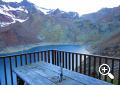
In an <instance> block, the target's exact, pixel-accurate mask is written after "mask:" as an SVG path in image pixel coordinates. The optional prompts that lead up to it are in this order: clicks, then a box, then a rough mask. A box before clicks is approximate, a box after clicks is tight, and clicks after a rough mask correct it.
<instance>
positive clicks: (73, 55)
mask: <svg viewBox="0 0 120 85" xmlns="http://www.w3.org/2000/svg"><path fill="white" fill-rule="evenodd" d="M74 64H75V63H74V53H72V71H74Z"/></svg>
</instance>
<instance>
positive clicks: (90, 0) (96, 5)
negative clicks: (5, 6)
mask: <svg viewBox="0 0 120 85" xmlns="http://www.w3.org/2000/svg"><path fill="white" fill-rule="evenodd" d="M4 1H7V2H9V1H10V2H13V1H17V2H20V1H22V0H4ZM28 1H30V2H32V3H34V4H36V5H37V6H39V7H44V8H48V9H56V8H59V9H61V10H63V11H66V12H69V11H74V12H78V13H79V14H80V15H83V14H88V13H92V12H97V11H98V10H100V9H102V8H113V7H117V6H119V5H120V0H28Z"/></svg>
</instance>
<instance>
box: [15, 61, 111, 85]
mask: <svg viewBox="0 0 120 85" xmlns="http://www.w3.org/2000/svg"><path fill="white" fill-rule="evenodd" d="M13 71H14V72H15V73H16V74H17V75H18V76H19V77H21V78H22V79H23V80H24V81H26V82H28V83H29V84H30V85H37V84H38V85H65V83H66V82H62V83H57V84H56V83H55V81H53V80H52V79H51V78H52V77H54V76H56V77H57V76H59V74H60V67H58V66H55V65H52V64H50V63H44V62H38V63H34V64H31V65H25V66H21V67H18V68H15V69H14V70H13ZM63 75H64V76H65V78H66V80H68V81H69V83H70V85H113V84H111V83H107V82H104V81H102V80H98V79H95V78H92V77H89V76H86V75H83V74H80V73H77V72H73V71H70V70H67V69H63ZM72 83H73V84H72Z"/></svg>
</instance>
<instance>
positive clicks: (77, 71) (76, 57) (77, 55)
mask: <svg viewBox="0 0 120 85" xmlns="http://www.w3.org/2000/svg"><path fill="white" fill-rule="evenodd" d="M76 72H78V54H77V53H76Z"/></svg>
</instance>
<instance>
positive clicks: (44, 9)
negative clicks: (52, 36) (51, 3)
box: [36, 6, 51, 14]
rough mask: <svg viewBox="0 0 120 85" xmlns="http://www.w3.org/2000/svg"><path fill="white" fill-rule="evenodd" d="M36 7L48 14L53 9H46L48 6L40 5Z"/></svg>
mask: <svg viewBox="0 0 120 85" xmlns="http://www.w3.org/2000/svg"><path fill="white" fill-rule="evenodd" d="M36 9H38V10H40V11H41V12H43V13H44V14H48V12H49V11H51V9H46V8H43V7H39V6H36Z"/></svg>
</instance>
